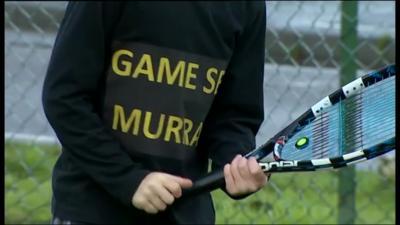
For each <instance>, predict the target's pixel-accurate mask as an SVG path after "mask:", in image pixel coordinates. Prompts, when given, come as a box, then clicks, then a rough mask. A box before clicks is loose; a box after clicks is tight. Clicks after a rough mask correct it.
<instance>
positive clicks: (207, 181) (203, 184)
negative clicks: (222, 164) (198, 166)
mask: <svg viewBox="0 0 400 225" xmlns="http://www.w3.org/2000/svg"><path fill="white" fill-rule="evenodd" d="M223 186H225V178H224V171H223V170H220V171H217V172H214V173H211V174H210V175H207V176H205V177H203V178H201V179H199V180H197V181H195V182H194V183H193V186H192V187H190V188H188V189H183V190H182V197H186V196H192V195H196V194H198V193H205V192H210V191H213V190H215V189H218V188H221V187H223Z"/></svg>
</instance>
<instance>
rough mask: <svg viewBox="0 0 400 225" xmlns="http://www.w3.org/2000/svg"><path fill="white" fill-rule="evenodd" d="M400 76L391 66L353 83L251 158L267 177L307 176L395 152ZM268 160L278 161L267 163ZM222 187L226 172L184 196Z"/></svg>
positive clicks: (210, 177)
mask: <svg viewBox="0 0 400 225" xmlns="http://www.w3.org/2000/svg"><path fill="white" fill-rule="evenodd" d="M395 75H396V69H395V65H391V66H388V67H385V68H383V69H380V70H378V71H375V72H371V73H369V74H367V75H364V76H362V77H360V78H358V79H356V80H354V81H352V82H350V83H349V84H347V85H345V86H343V87H342V88H340V89H338V90H337V91H335V92H333V93H332V94H330V95H329V96H326V97H325V98H323V99H322V100H320V101H319V102H317V103H316V104H314V105H313V106H312V107H311V108H310V109H309V110H307V111H306V112H305V113H303V114H302V115H301V116H300V117H299V118H298V119H296V120H295V121H293V122H292V123H291V124H290V125H288V126H287V127H286V128H285V129H283V130H282V131H280V132H278V133H277V134H276V135H275V136H274V137H273V138H271V139H270V140H268V141H267V142H266V143H265V144H263V145H262V146H260V147H258V148H256V149H254V150H253V151H251V152H249V153H248V154H247V155H246V157H247V158H248V157H251V156H253V157H255V158H256V159H257V161H258V162H259V165H260V166H261V168H262V170H263V171H264V172H266V173H276V172H303V171H316V170H320V169H328V168H335V169H336V168H342V167H345V166H348V165H352V164H355V163H359V162H362V161H365V160H369V159H372V158H375V157H377V156H380V155H382V154H384V153H387V152H389V151H392V150H394V149H395V147H396V146H395V138H396V135H395ZM269 155H272V156H273V157H272V158H273V159H274V160H273V161H267V162H266V161H263V159H264V158H266V156H269ZM270 158H271V157H270ZM223 185H225V182H224V173H223V170H220V171H216V172H213V173H210V174H209V175H207V176H205V177H204V178H202V179H199V180H197V181H195V182H194V184H193V186H192V188H190V189H186V190H184V195H192V194H196V193H200V192H205V191H212V190H214V189H217V188H220V187H222V186H223Z"/></svg>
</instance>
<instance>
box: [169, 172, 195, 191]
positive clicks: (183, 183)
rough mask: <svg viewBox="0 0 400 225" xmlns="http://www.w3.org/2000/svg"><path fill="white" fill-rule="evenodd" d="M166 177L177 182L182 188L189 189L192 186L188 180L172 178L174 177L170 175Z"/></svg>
mask: <svg viewBox="0 0 400 225" xmlns="http://www.w3.org/2000/svg"><path fill="white" fill-rule="evenodd" d="M168 176H169V177H170V178H171V179H172V180H174V181H175V182H177V183H178V184H179V185H180V186H181V187H182V188H190V187H191V186H192V185H193V182H192V181H191V180H190V179H188V178H184V177H179V176H174V175H170V174H168Z"/></svg>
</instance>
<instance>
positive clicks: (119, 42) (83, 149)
mask: <svg viewBox="0 0 400 225" xmlns="http://www.w3.org/2000/svg"><path fill="white" fill-rule="evenodd" d="M265 19H266V18H265V3H264V2H261V1H260V2H196V1H194V2H191V1H187V2H168V1H166V2H155V1H149V2H141V1H135V2H125V3H121V2H70V3H69V4H68V7H67V10H66V13H65V16H64V19H63V21H62V24H61V27H60V30H59V33H58V35H57V38H56V41H55V44H54V48H53V52H52V56H51V59H50V64H49V68H48V71H47V75H46V79H45V82H44V87H43V95H42V99H43V107H44V111H45V114H46V116H47V118H48V120H49V123H50V124H51V126H52V127H53V129H54V131H55V133H56V135H57V137H58V138H59V140H60V142H61V144H62V153H61V155H60V157H59V158H58V160H57V163H56V165H55V167H54V170H53V180H52V188H53V201H52V213H53V215H56V216H57V217H60V218H67V220H70V221H81V222H83V223H96V224H122V223H125V224H135V223H140V224H146V223H149V224H154V223H156V224H158V223H168V224H175V223H180V224H182V223H196V224H209V223H214V222H215V215H214V208H213V204H212V201H211V196H210V194H209V193H205V194H202V195H199V196H196V197H193V198H190V199H185V200H183V199H182V200H178V201H177V202H175V203H174V204H173V205H172V206H170V207H168V208H167V210H166V211H164V212H162V213H159V214H157V215H150V214H146V213H145V212H144V211H141V210H138V209H136V208H135V207H134V206H133V205H132V204H131V199H132V196H133V194H134V192H135V191H136V189H137V187H138V185H139V184H140V182H141V181H142V180H143V178H144V177H145V176H146V175H147V174H148V173H150V172H152V171H163V172H168V173H171V174H174V175H178V176H183V177H188V178H190V179H193V180H195V179H197V178H199V177H201V176H204V175H205V174H206V173H207V168H208V158H211V159H212V160H213V168H222V166H223V165H224V164H225V163H228V162H230V161H231V160H232V159H233V157H234V156H235V155H236V154H245V153H246V152H248V151H249V150H251V149H253V148H254V145H255V140H254V136H255V134H256V132H257V131H258V128H259V126H260V124H261V122H262V120H263V105H262V103H263V100H262V96H263V94H262V85H263V65H264V41H265V40H264V38H265Z"/></svg>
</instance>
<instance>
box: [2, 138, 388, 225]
mask: <svg viewBox="0 0 400 225" xmlns="http://www.w3.org/2000/svg"><path fill="white" fill-rule="evenodd" d="M59 152H60V150H59V147H54V146H53V147H51V146H40V147H39V146H32V145H27V144H18V143H10V142H6V144H5V171H6V174H5V223H6V224H11V223H14V224H15V223H18V224H22V223H25V224H27V223H29V224H32V223H49V221H50V218H51V214H50V199H51V183H50V178H51V169H52V167H53V165H54V163H55V161H56V158H57V156H58V154H59ZM337 176H338V173H337V172H336V171H322V172H318V173H301V174H294V173H287V174H275V175H273V176H272V179H271V181H270V183H269V185H268V186H267V187H265V188H264V189H262V190H260V191H259V192H257V193H256V194H254V195H251V196H249V197H248V198H246V199H243V200H239V201H235V200H232V199H230V198H229V197H228V196H226V195H225V193H223V192H222V191H214V192H213V193H212V195H213V199H214V205H215V208H216V217H217V223H218V224H227V223H235V224H238V223H243V224H249V223H253V224H257V223H258V224H277V223H279V224H335V223H337V218H338V200H337V199H338V193H337V186H338V179H337ZM355 179H356V181H357V188H356V191H357V193H356V208H357V216H356V218H355V222H356V223H357V224H394V221H395V200H394V199H395V180H394V179H384V177H382V176H380V175H379V174H377V173H373V172H363V171H357V173H356V178H355Z"/></svg>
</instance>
